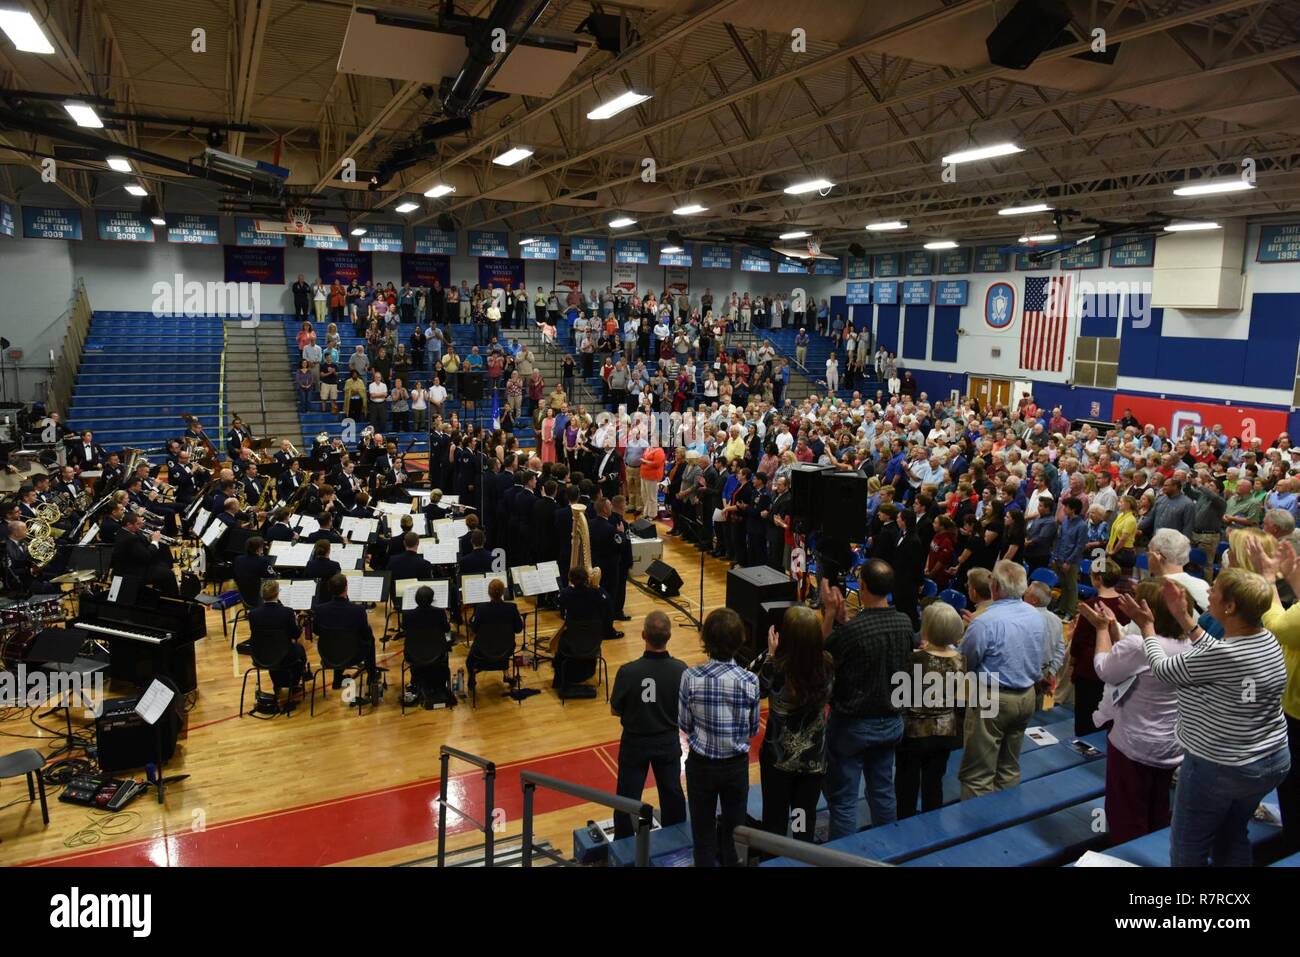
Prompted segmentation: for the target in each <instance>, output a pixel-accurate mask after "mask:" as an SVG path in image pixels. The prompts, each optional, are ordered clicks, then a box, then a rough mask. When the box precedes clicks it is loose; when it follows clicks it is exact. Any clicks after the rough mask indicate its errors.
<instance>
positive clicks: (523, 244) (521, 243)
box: [519, 236, 537, 246]
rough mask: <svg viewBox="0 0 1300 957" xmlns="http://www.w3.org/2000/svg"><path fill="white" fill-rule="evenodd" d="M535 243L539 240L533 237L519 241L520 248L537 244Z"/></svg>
mask: <svg viewBox="0 0 1300 957" xmlns="http://www.w3.org/2000/svg"><path fill="white" fill-rule="evenodd" d="M535 242H537V240H536V239H535V238H533V237H532V236H528V237H526V238H524V239H521V240H519V245H520V246H527V245H529V244H530V243H535Z"/></svg>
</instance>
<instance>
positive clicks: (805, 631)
mask: <svg viewBox="0 0 1300 957" xmlns="http://www.w3.org/2000/svg"><path fill="white" fill-rule="evenodd" d="M753 668H754V670H755V671H757V672H758V677H759V682H760V684H761V687H762V690H763V692H764V693H765V694H766V695H767V696H768V701H769V708H768V714H767V728H766V730H765V731H764V734H763V744H762V747H761V748H760V749H759V755H758V756H759V770H760V772H761V775H762V789H763V830H765V831H767V832H769V833H771V834H776V835H778V836H780V837H785V836H786V831H787V829H788V830H789V832H790V833H791V834H793V835H794V838H795V840H797V841H807V842H811V841H812V839H813V830H814V825H815V824H816V822H817V798H818V796H819V795H820V794H821V790H822V778H823V777H824V776H825V773H826V705H827V702H828V701H829V700H830V694H831V679H832V678H833V677H834V673H835V670H834V668H835V665H834V662H833V661H832V659H831V657H830V655H828V654H827V653H826V650H825V647H824V640H823V638H822V628H821V621H820V620H819V619H818V616H817V613H816V612H815V611H813V610H812V609H811V608H806V607H803V606H795V607H793V608H789V609H787V610H786V612H785V615H784V616H783V617H782V619H781V628H780V630H779V631H778V630H777V629H776V628H775V627H773V628H772V629H771V631H770V632H769V634H768V638H767V652H766V653H765V654H764V655H761V656H760V657H759V658H758V660H757V661H755V662H754V665H753Z"/></svg>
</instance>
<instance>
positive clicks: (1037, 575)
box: [1029, 568, 1061, 588]
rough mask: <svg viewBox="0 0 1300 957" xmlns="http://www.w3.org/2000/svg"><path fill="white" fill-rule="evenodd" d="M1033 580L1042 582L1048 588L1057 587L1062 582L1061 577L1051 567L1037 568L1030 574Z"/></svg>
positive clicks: (1030, 578)
mask: <svg viewBox="0 0 1300 957" xmlns="http://www.w3.org/2000/svg"><path fill="white" fill-rule="evenodd" d="M1029 580H1030V581H1031V582H1042V583H1043V584H1044V585H1046V586H1047V587H1048V588H1055V587H1056V586H1058V585H1059V584H1061V577H1060V576H1059V575H1057V574H1056V572H1054V571H1052V570H1051V569H1050V568H1035V569H1034V570H1033V572H1031V573H1030V575H1029Z"/></svg>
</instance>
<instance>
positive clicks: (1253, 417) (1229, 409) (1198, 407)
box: [1112, 392, 1286, 445]
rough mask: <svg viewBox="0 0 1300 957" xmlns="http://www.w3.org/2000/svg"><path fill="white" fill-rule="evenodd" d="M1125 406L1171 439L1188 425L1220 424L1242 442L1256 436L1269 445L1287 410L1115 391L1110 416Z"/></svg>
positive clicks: (1282, 425)
mask: <svg viewBox="0 0 1300 957" xmlns="http://www.w3.org/2000/svg"><path fill="white" fill-rule="evenodd" d="M1125 409H1132V410H1133V415H1134V416H1135V417H1136V418H1137V420H1138V421H1139V422H1150V423H1151V424H1152V425H1154V426H1155V427H1156V428H1157V429H1159V428H1161V427H1163V428H1167V429H1168V430H1169V436H1170V438H1177V437H1178V436H1179V435H1181V434H1182V431H1183V429H1185V428H1187V426H1189V425H1190V426H1193V427H1194V428H1195V429H1196V432H1197V434H1199V433H1200V431H1201V429H1210V428H1213V427H1214V426H1216V425H1221V426H1223V434H1224V435H1226V436H1228V437H1232V436H1237V437H1238V438H1240V439H1241V444H1242V445H1249V444H1250V440H1251V439H1255V438H1259V439H1263V440H1264V444H1265V445H1268V444H1269V443H1270V442H1272V441H1273V440H1274V439H1276V438H1277V437H1278V436H1279V435H1280V434H1281V433H1283V432H1285V431H1286V412H1284V411H1283V410H1281V409H1263V408H1260V407H1259V406H1250V405H1214V404H1213V403H1210V402H1193V401H1190V400H1187V401H1183V400H1181V399H1155V398H1151V397H1149V396H1144V395H1131V394H1128V393H1124V392H1116V393H1115V406H1114V409H1113V411H1112V417H1113V418H1118V417H1120V416H1122V415H1123V414H1124V410H1125Z"/></svg>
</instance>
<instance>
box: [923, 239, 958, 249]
mask: <svg viewBox="0 0 1300 957" xmlns="http://www.w3.org/2000/svg"><path fill="white" fill-rule="evenodd" d="M925 248H926V249H956V248H957V244H956V243H955V242H953V241H952V240H951V239H940V240H937V241H936V242H933V243H926V244H925Z"/></svg>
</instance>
